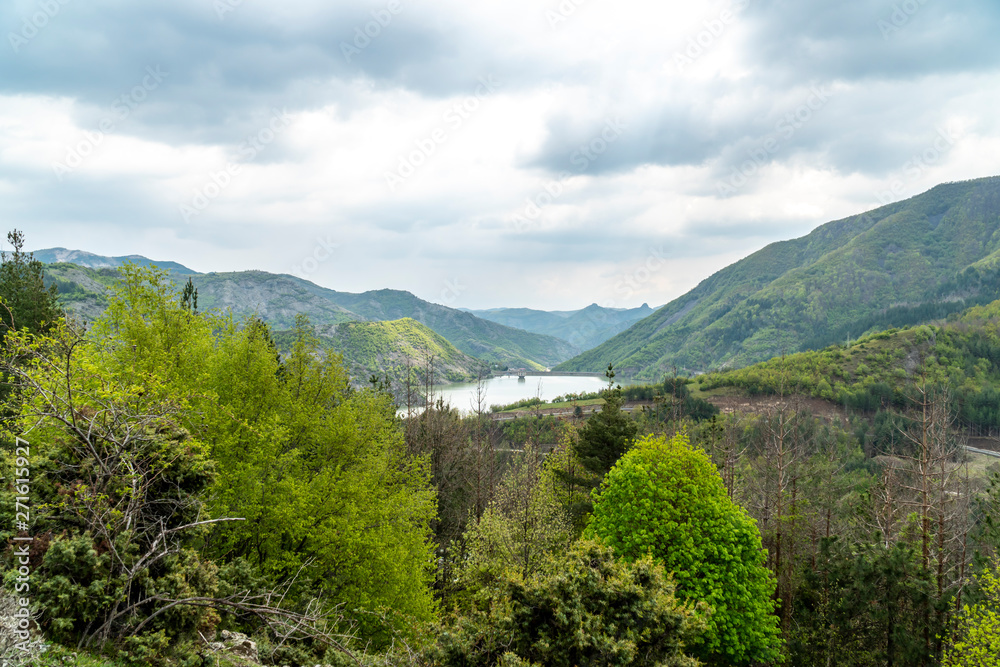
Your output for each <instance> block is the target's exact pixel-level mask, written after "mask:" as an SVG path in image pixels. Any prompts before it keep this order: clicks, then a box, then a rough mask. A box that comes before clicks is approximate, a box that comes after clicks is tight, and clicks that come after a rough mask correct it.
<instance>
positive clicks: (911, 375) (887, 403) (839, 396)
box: [701, 301, 1000, 451]
mask: <svg viewBox="0 0 1000 667" xmlns="http://www.w3.org/2000/svg"><path fill="white" fill-rule="evenodd" d="M998 322H1000V301H996V302H994V303H992V304H990V305H988V306H985V307H977V308H972V309H969V310H967V311H966V312H964V313H963V314H962V315H961V316H960V317H958V318H956V319H955V320H954V321H952V322H948V323H944V324H940V325H935V326H920V327H916V328H912V329H903V330H892V329H890V330H888V331H884V332H881V333H878V334H873V335H871V336H868V337H865V338H862V339H860V340H857V341H855V343H854V344H853V345H851V346H850V347H846V348H845V347H840V346H835V347H831V348H827V349H825V350H821V351H816V352H800V353H798V354H793V355H789V356H787V357H783V358H781V359H772V360H770V361H767V362H764V363H760V364H756V365H754V366H750V367H748V368H743V369H740V370H734V371H729V372H725V373H716V374H711V375H707V376H705V377H703V378H702V379H701V388H702V389H703V390H706V391H709V390H712V389H715V388H719V387H736V388H738V389H740V390H742V391H744V392H746V393H747V394H749V395H751V396H753V395H773V394H777V393H779V392H780V391H784V392H785V393H789V392H791V391H797V392H801V393H804V394H809V395H812V396H814V397H816V398H823V399H826V400H831V401H836V402H837V403H840V404H842V405H845V406H847V407H849V408H852V409H854V410H857V411H861V412H867V413H877V412H879V411H884V410H890V409H899V410H901V409H905V408H908V407H909V406H910V399H909V397H908V388H909V387H910V386H911V385H912V383H913V382H914V381H915V380H916V379H917V377H918V375H922V376H923V377H924V378H926V379H927V380H928V381H929V382H931V383H933V384H937V385H941V386H945V387H947V388H948V389H949V390H950V392H951V394H952V396H953V399H952V405H951V408H952V410H953V411H954V412H955V413H956V415H957V416H958V419H959V422H960V423H961V424H963V425H965V426H969V427H972V428H973V429H974V430H975V431H976V432H984V433H986V432H996V431H997V430H998V429H1000V390H998V388H997V387H998V386H1000V330H998V327H997V323H998ZM881 451H887V450H884V449H883V450H881Z"/></svg>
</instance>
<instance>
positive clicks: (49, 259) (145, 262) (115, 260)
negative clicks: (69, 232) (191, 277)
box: [32, 248, 198, 274]
mask: <svg viewBox="0 0 1000 667" xmlns="http://www.w3.org/2000/svg"><path fill="white" fill-rule="evenodd" d="M32 254H33V255H34V256H35V259H37V260H38V261H40V262H42V263H43V264H61V263H65V264H76V265H77V266H85V267H87V268H90V269H117V268H118V267H120V266H123V265H125V264H126V263H128V262H131V263H132V264H137V265H139V266H156V267H157V268H160V269H166V270H168V271H176V272H177V273H189V274H197V273H198V272H197V271H193V270H191V269H189V268H188V267H186V266H184V265H183V264H178V263H177V262H166V261H163V262H161V261H157V260H154V259H149V258H148V257H143V256H142V255H121V256H118V257H109V256H106V255H97V254H95V253H92V252H87V251H86V250H70V249H69V248H45V249H44V250H35V251H34V252H33V253H32Z"/></svg>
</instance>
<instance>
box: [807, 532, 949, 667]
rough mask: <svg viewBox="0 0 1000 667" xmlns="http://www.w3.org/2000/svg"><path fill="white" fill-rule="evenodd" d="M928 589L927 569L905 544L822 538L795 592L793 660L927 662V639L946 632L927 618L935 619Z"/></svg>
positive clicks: (857, 663)
mask: <svg viewBox="0 0 1000 667" xmlns="http://www.w3.org/2000/svg"><path fill="white" fill-rule="evenodd" d="M931 591H932V584H931V581H930V575H929V573H927V572H925V571H921V567H920V564H919V562H918V558H917V556H916V554H915V553H914V551H913V550H912V549H911V548H909V547H907V546H906V545H903V544H894V545H892V546H889V547H886V546H885V545H884V544H882V543H877V544H870V545H850V546H849V545H846V544H845V545H841V544H840V543H839V542H837V541H836V540H835V539H834V540H826V541H824V543H823V545H822V548H821V550H820V554H819V558H818V559H817V562H816V565H815V567H810V568H808V569H807V570H806V572H805V579H804V581H803V584H802V586H801V587H800V589H799V591H798V594H797V600H798V605H799V612H798V614H797V620H798V623H797V626H796V629H795V631H794V632H793V634H792V637H791V640H790V642H789V648H790V653H791V659H792V664H795V665H802V666H803V667H810V666H815V667H821V666H825V665H844V666H846V667H852V666H858V667H860V666H862V665H902V666H913V667H916V666H918V665H927V664H931V658H930V657H929V656H930V652H931V651H929V650H928V646H927V645H926V643H925V642H926V641H927V640H930V641H931V642H933V641H934V640H935V637H936V636H937V635H938V634H940V633H941V632H943V628H941V627H931V626H930V625H929V624H933V623H935V621H936V619H937V618H938V616H937V614H934V613H930V612H931V611H933V609H932V607H931V598H930V596H931ZM925 629H926V634H925V632H924V630H925Z"/></svg>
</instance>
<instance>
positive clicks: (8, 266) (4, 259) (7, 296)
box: [0, 229, 62, 338]
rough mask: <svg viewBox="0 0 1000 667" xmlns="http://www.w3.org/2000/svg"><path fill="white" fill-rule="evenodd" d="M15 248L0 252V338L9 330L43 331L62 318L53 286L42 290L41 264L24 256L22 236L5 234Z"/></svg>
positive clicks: (14, 232) (43, 277)
mask: <svg viewBox="0 0 1000 667" xmlns="http://www.w3.org/2000/svg"><path fill="white" fill-rule="evenodd" d="M7 241H8V243H10V244H11V246H13V248H14V252H12V253H11V254H10V255H8V254H7V253H6V252H3V253H0V301H2V303H0V338H2V337H3V336H4V335H6V333H7V332H8V331H10V330H11V329H15V330H19V331H31V332H36V333H39V332H44V331H47V330H48V329H50V328H51V327H52V325H54V324H55V322H56V320H58V319H59V317H61V316H62V312H61V310H60V309H59V306H58V293H57V289H56V287H55V286H54V285H53V286H49V287H45V276H44V273H43V271H42V263H41V262H39V261H38V260H36V259H35V258H34V257H33V256H32V254H31V253H25V252H24V251H23V250H22V248H23V247H24V234H23V233H21V232H19V231H17V230H16V229H15V230H14V231H12V232H10V233H8V234H7Z"/></svg>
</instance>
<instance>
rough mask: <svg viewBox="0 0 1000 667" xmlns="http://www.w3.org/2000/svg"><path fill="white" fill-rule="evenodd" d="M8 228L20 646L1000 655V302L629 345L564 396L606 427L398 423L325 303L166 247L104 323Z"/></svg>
mask: <svg viewBox="0 0 1000 667" xmlns="http://www.w3.org/2000/svg"><path fill="white" fill-rule="evenodd" d="M9 238H10V241H11V243H12V245H13V246H14V248H15V251H14V253H13V254H8V255H6V256H4V257H3V263H2V265H0V298H2V299H3V308H0V335H2V337H3V341H2V345H3V352H2V359H0V364H2V372H3V385H2V401H3V406H2V407H3V411H2V442H3V445H2V446H3V452H4V455H3V461H2V467H3V471H2V473H0V474H2V475H3V477H4V486H3V487H2V495H0V505H2V507H3V513H4V518H5V520H4V522H3V524H2V525H0V539H3V540H4V543H5V545H6V549H5V551H4V554H3V567H4V571H5V577H4V586H5V589H4V592H3V596H2V602H0V608H2V609H11V610H13V609H15V608H18V607H21V608H25V609H28V610H29V611H28V612H25V613H26V614H29V615H30V620H29V619H25V622H24V624H23V625H18V622H17V621H16V620H15V622H14V624H13V625H4V633H3V634H2V636H0V640H2V642H3V643H2V644H0V651H3V653H2V654H0V658H3V659H9V660H15V659H23V656H24V655H25V654H26V653H27V654H30V655H32V656H33V657H32V658H31V660H33V661H34V663H33V664H38V665H62V664H67V663H69V664H81V665H94V666H95V667H108V666H110V665H119V666H121V667H125V666H126V665H184V666H188V667H195V666H202V665H204V666H208V665H248V664H265V665H315V664H330V665H399V666H402V665H425V666H434V665H439V666H454V667H459V666H478V665H481V666H484V667H485V666H493V665H503V666H505V667H513V666H518V665H565V666H567V667H569V666H574V665H580V666H582V665H669V666H678V667H679V666H685V667H687V666H694V665H709V666H724V665H734V666H747V667H749V666H751V665H781V664H788V665H796V666H800V665H802V666H813V665H815V666H817V667H819V666H821V665H822V666H826V665H838V666H839V665H857V666H859V667H860V666H868V665H871V666H876V665H894V666H913V667H918V666H919V667H929V666H936V665H946V666H948V667H952V666H958V665H969V666H972V665H976V666H979V665H993V664H995V660H996V655H997V647H998V644H1000V623H998V621H997V619H998V614H1000V585H998V578H1000V562H998V560H997V558H998V549H1000V504H998V503H1000V459H995V458H990V457H987V456H973V455H972V454H970V453H969V452H968V450H966V449H965V446H964V445H965V444H966V442H967V439H968V438H969V437H976V438H980V439H986V440H988V439H989V438H996V436H997V429H998V428H1000V424H998V423H997V413H996V409H997V393H996V386H997V382H998V380H1000V342H998V338H997V322H998V319H1000V303H995V304H991V305H989V306H985V307H982V308H976V309H972V310H969V311H966V312H964V313H961V314H957V315H955V316H954V317H952V318H951V320H950V321H948V322H941V323H937V324H934V325H927V326H916V327H912V328H908V329H901V330H894V331H887V332H884V333H881V334H878V335H874V336H870V337H868V338H865V339H863V340H860V341H856V342H854V343H853V344H852V345H850V346H835V347H831V348H827V349H825V350H823V351H820V352H812V353H803V354H799V355H791V356H787V357H785V358H783V359H781V358H779V359H775V360H772V361H770V362H767V363H765V364H761V365H757V366H752V367H749V368H746V369H742V370H738V371H731V372H728V373H721V374H714V375H710V376H704V377H700V378H698V379H697V380H689V379H684V378H680V377H676V376H671V377H667V378H658V379H657V380H656V381H655V382H651V383H650V384H647V385H642V386H625V387H621V386H619V385H616V384H615V382H614V380H615V373H616V371H615V369H614V368H613V367H610V366H609V367H608V369H607V377H608V380H609V382H608V386H607V388H606V389H605V390H604V391H602V392H601V393H600V395H599V396H596V397H594V396H569V397H560V398H561V399H563V402H564V403H567V404H569V405H571V406H572V405H574V404H576V407H583V405H584V404H587V405H588V406H589V407H591V408H593V407H594V406H595V403H593V402H592V401H595V400H597V399H599V401H598V402H597V403H596V405H599V408H598V409H596V410H594V411H593V412H591V413H590V414H589V415H588V414H585V413H584V412H583V410H579V411H577V410H572V411H571V415H570V416H568V417H557V416H554V415H545V414H543V413H542V411H541V410H542V408H543V407H544V406H542V405H539V404H537V403H536V404H534V405H527V406H523V407H526V408H528V409H529V413H528V414H520V413H518V414H520V416H516V417H513V418H509V419H504V420H501V419H497V418H496V417H498V416H500V415H501V414H503V408H502V407H499V408H497V409H496V410H494V409H493V408H492V407H491V406H490V405H489V402H488V396H486V395H485V393H481V394H480V396H479V399H480V400H479V401H478V402H477V405H476V406H474V409H473V410H472V412H471V413H470V414H467V415H463V414H460V413H459V412H458V411H457V410H456V409H453V408H452V407H451V406H448V405H446V404H444V403H443V402H441V401H437V402H435V401H434V400H433V396H425V401H424V402H425V403H427V404H428V405H427V407H426V409H422V410H417V409H411V410H408V411H407V410H404V411H403V413H402V414H400V413H399V408H400V405H399V404H398V401H397V400H396V398H395V396H396V395H398V387H394V386H393V383H394V380H393V379H392V378H389V379H386V378H379V377H373V378H371V380H372V381H371V382H363V383H361V386H360V388H359V385H358V383H357V382H353V383H352V381H351V376H350V370H349V369H347V368H346V367H345V365H344V363H343V358H342V357H341V356H340V355H339V354H338V353H337V352H336V351H335V350H333V349H330V348H329V346H328V345H325V344H323V342H322V341H321V339H320V337H319V335H318V333H317V330H316V328H315V327H314V326H313V325H312V324H311V323H310V322H309V321H308V319H307V318H305V317H299V318H297V319H296V320H295V323H294V327H293V328H292V329H291V330H290V331H286V332H281V333H280V334H279V333H276V332H273V331H271V330H270V328H269V327H268V325H267V324H266V323H264V322H263V321H261V320H260V319H258V318H256V317H253V316H247V317H243V318H237V317H235V316H234V315H232V314H231V313H229V312H220V311H216V310H210V309H205V308H204V307H202V308H199V307H198V303H197V294H196V292H195V288H196V285H194V284H193V283H192V284H191V286H190V287H189V288H187V289H183V290H181V289H178V288H177V286H176V285H175V283H173V282H172V281H171V280H170V279H169V278H168V277H167V276H166V274H164V273H163V272H160V271H157V270H155V269H151V268H148V267H141V266H135V265H125V266H123V267H121V268H120V269H119V270H118V273H117V279H116V280H115V282H114V283H113V284H111V285H110V288H109V290H108V291H107V293H106V299H107V304H106V308H105V309H104V310H103V313H102V314H100V316H99V317H97V318H96V319H95V320H94V321H92V322H89V323H88V324H87V326H86V327H83V326H81V325H80V324H79V323H78V322H77V321H76V320H74V319H73V318H71V317H70V318H67V317H65V316H64V314H63V312H62V308H63V306H62V304H61V302H60V300H59V294H58V287H56V286H52V287H49V288H46V286H45V285H46V283H45V280H44V276H43V267H42V265H41V264H40V263H39V262H37V261H35V260H34V259H33V258H32V257H31V256H30V255H29V254H26V253H24V252H22V250H21V248H22V246H23V239H22V238H21V236H20V235H19V234H17V233H13V234H12V235H11V236H10V237H9ZM202 306H204V304H202ZM404 328H406V330H407V335H411V334H412V333H413V328H412V327H404ZM390 329H391V327H388V328H387V327H381V328H380V329H379V332H380V334H379V336H380V338H379V340H381V337H384V335H387V332H389V331H390ZM358 333H360V332H358ZM279 335H280V337H281V338H282V342H281V344H279V343H278V342H276V337H277V336H279ZM352 335H353V334H352ZM358 340H360V341H362V342H359V343H358V344H359V345H366V346H370V347H371V350H372V354H373V355H376V356H377V355H378V354H381V353H380V352H378V350H377V349H376V347H377V346H376V344H375V343H374V342H371V340H372V339H371V338H359V339H358ZM414 366H415V367H414V369H413V371H414V372H415V373H418V374H419V373H421V372H422V373H424V376H423V378H422V379H423V382H420V381H417V382H414V383H413V384H414V385H415V387H416V388H417V389H418V390H419V388H420V387H421V386H424V387H429V386H430V385H431V384H432V382H431V379H430V377H429V376H430V375H432V374H434V373H435V372H436V371H435V369H434V367H433V365H430V366H425V367H423V368H421V367H420V365H419V364H415V365H414ZM412 380H413V378H412V375H411V374H410V373H409V371H408V373H407V376H406V378H405V381H406V382H407V383H410V382H411V381H412ZM418 380H419V378H418ZM428 394H430V392H429V391H428ZM428 398H429V399H430V400H427V399H428ZM723 399H724V400H723ZM736 399H739V400H736ZM726 401H729V402H728V403H727V402H726ZM741 401H742V402H741ZM626 404H628V407H629V408H630V409H631V412H627V411H626V410H625V408H626ZM719 405H722V406H723V409H721V410H720V409H719V407H718V406H719ZM734 405H738V406H739V409H736V408H734V407H733V406H734ZM402 407H404V408H405V407H406V406H402ZM531 409H534V410H535V413H534V414H530V410H531ZM18 513H22V514H21V515H20V516H24V515H26V516H25V518H24V519H21V518H18V517H19V514H18ZM26 573H27V574H26ZM22 599H24V600H27V603H26V604H21V600H22ZM6 613H7V612H5V614H6ZM9 613H10V617H11V618H15V617H14V616H13V613H14V612H13V611H11V612H9ZM5 617H6V616H5Z"/></svg>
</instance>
